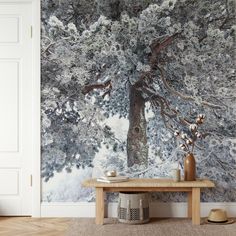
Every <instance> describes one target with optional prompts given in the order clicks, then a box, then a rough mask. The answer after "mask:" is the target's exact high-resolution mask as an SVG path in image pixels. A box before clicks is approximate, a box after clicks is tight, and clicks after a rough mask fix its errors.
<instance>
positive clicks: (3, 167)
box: [0, 3, 32, 216]
mask: <svg viewBox="0 0 236 236" xmlns="http://www.w3.org/2000/svg"><path fill="white" fill-rule="evenodd" d="M31 24H32V11H31V4H28V3H24V4H22V3H18V4H17V3H15V4H10V3H9V4H3V3H2V4H1V3H0V215H19V216H20V215H31V206H32V197H31V191H32V190H31V168H32V164H31V162H32V39H31Z"/></svg>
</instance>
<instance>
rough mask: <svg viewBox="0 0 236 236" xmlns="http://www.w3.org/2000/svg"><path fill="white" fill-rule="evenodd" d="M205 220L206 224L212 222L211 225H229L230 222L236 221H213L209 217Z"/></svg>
mask: <svg viewBox="0 0 236 236" xmlns="http://www.w3.org/2000/svg"><path fill="white" fill-rule="evenodd" d="M204 222H205V223H206V224H210V225H228V224H233V223H234V222H235V220H234V219H228V220H227V221H226V222H213V221H209V220H208V219H207V218H205V220H204Z"/></svg>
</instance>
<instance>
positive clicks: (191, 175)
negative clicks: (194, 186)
mask: <svg viewBox="0 0 236 236" xmlns="http://www.w3.org/2000/svg"><path fill="white" fill-rule="evenodd" d="M184 180H185V181H194V180H196V162H195V158H194V156H193V154H192V153H188V154H187V156H186V157H185V160H184Z"/></svg>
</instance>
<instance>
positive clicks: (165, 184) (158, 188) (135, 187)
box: [83, 179, 215, 225]
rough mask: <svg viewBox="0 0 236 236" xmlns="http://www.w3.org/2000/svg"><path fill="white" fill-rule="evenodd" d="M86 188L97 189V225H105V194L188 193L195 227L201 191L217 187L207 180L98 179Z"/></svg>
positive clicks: (198, 216) (198, 222)
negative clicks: (104, 181) (119, 180)
mask: <svg viewBox="0 0 236 236" xmlns="http://www.w3.org/2000/svg"><path fill="white" fill-rule="evenodd" d="M83 186H84V187H94V188H96V224H103V220H104V193H105V192H132V191H135V192H187V193H188V212H187V215H188V217H189V218H192V224H193V225H200V191H201V188H212V187H215V185H214V183H213V182H212V181H210V180H207V179H198V180H196V181H181V182H174V181H173V180H171V179H130V180H129V181H127V182H120V183H102V182H98V181H96V179H89V180H85V181H84V182H83Z"/></svg>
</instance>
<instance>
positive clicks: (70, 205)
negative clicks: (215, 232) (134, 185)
mask: <svg viewBox="0 0 236 236" xmlns="http://www.w3.org/2000/svg"><path fill="white" fill-rule="evenodd" d="M213 208H221V209H225V210H226V211H227V214H228V216H230V217H235V216H236V202H203V203H201V217H206V216H207V215H208V213H209V211H210V209H213ZM116 212H117V203H109V204H108V206H107V205H106V207H105V216H106V217H107V216H108V217H116V216H117V213H116ZM186 214H187V203H186V202H172V203H164V202H152V203H151V204H150V216H151V217H186ZM41 217H95V203H94V202H91V203H90V202H78V203H75V202H66V203H65V202H63V203H62V202H54V203H41Z"/></svg>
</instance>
